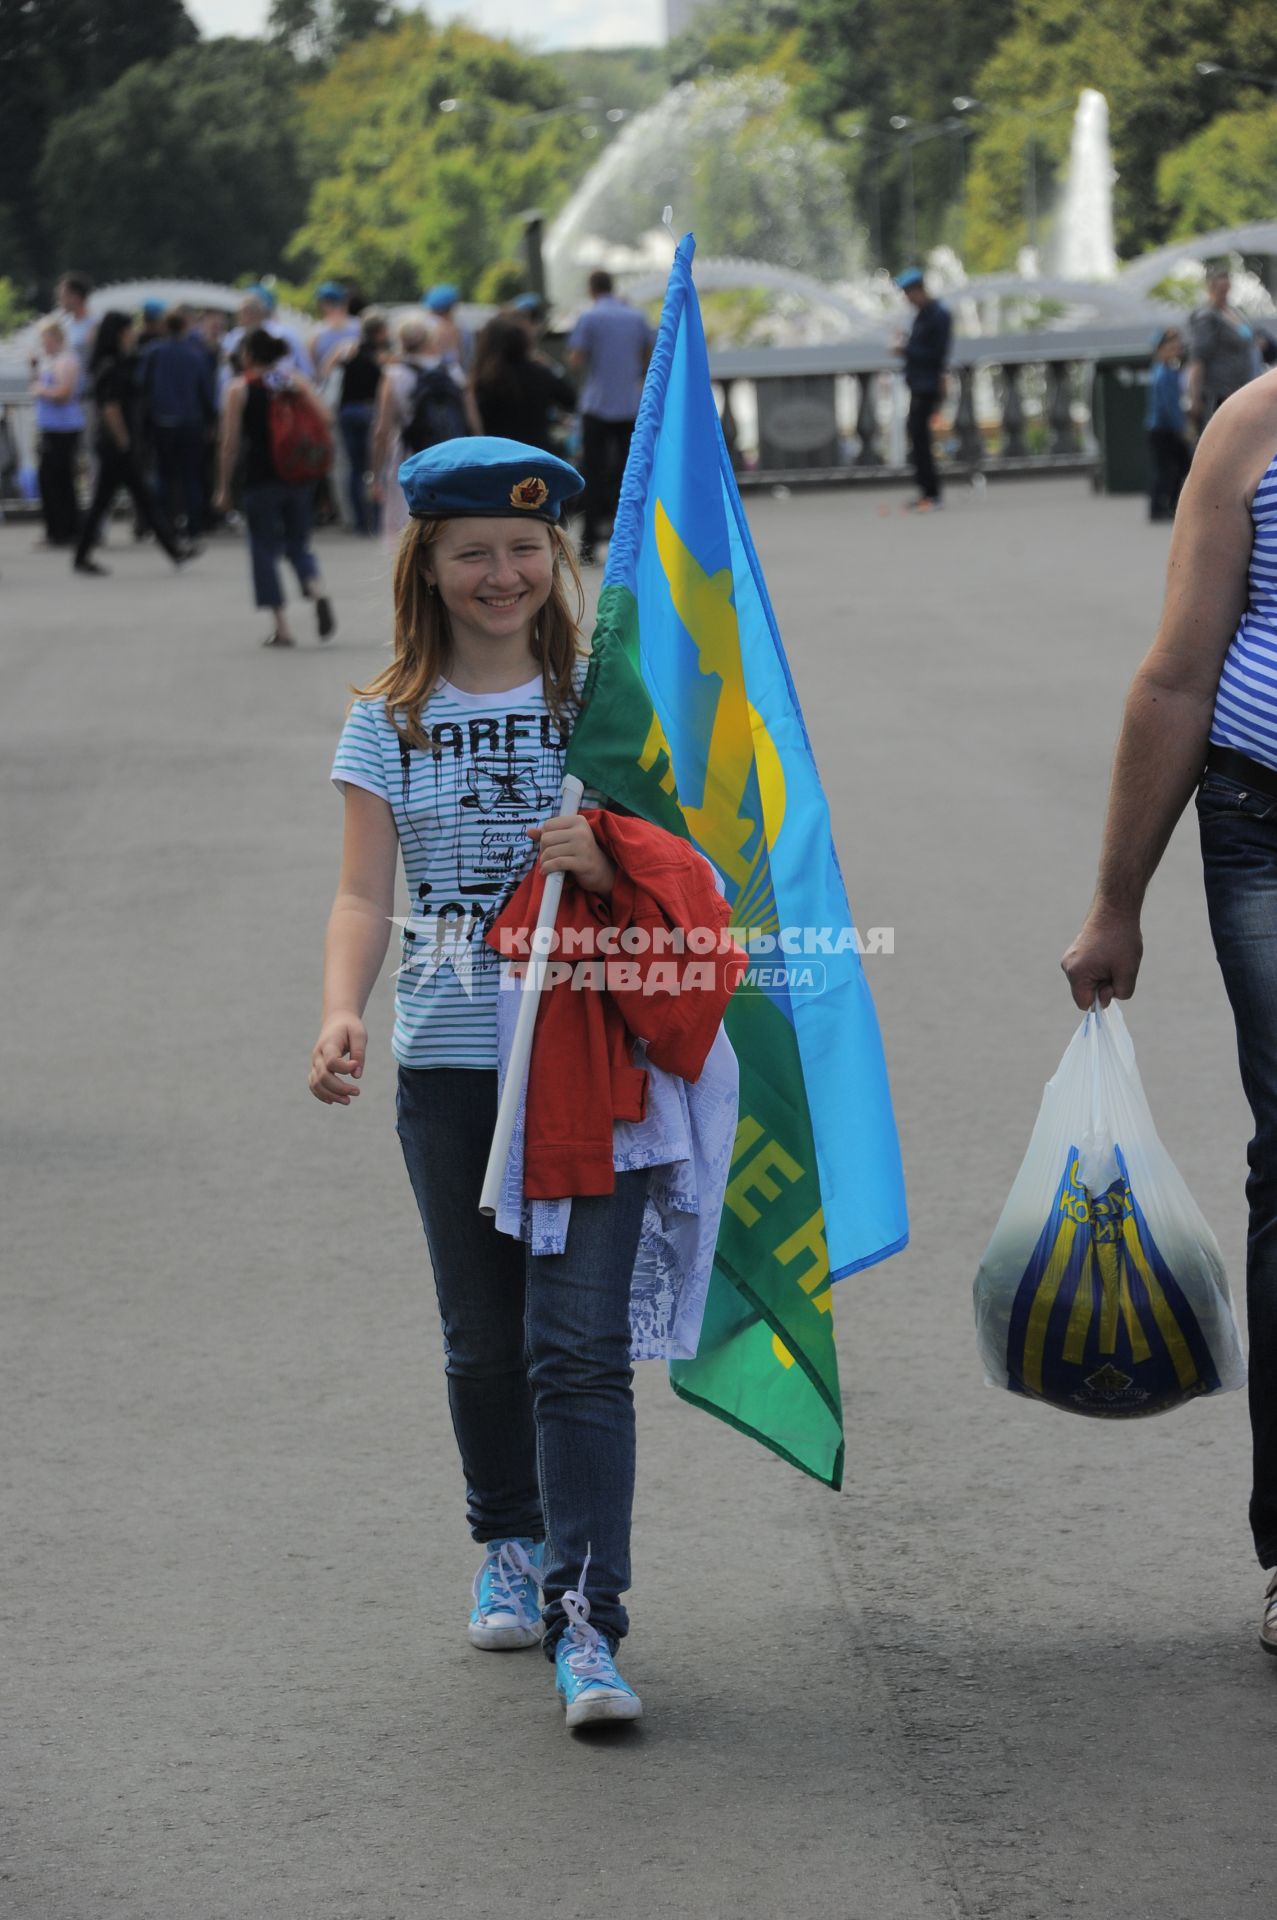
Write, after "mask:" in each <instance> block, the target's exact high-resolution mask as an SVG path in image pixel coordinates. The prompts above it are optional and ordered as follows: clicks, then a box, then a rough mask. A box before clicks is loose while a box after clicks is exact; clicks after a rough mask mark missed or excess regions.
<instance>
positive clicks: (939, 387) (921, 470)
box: [896, 267, 953, 513]
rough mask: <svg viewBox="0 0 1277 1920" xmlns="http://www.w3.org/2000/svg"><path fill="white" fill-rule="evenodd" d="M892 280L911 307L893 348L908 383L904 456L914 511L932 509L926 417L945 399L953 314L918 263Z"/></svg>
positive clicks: (934, 487) (935, 502) (935, 482)
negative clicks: (907, 325) (913, 485)
mask: <svg viewBox="0 0 1277 1920" xmlns="http://www.w3.org/2000/svg"><path fill="white" fill-rule="evenodd" d="M896 285H897V286H898V287H899V289H900V291H901V293H903V295H904V297H905V299H906V300H907V301H908V302H909V305H910V306H911V307H912V308H913V310H914V322H913V326H912V327H911V329H910V331H909V337H908V339H907V340H906V339H903V338H902V339H901V340H900V342H899V344H898V347H897V351H898V352H900V353H902V354H903V355H904V362H905V385H906V386H907V387H908V389H909V457H910V459H911V460H912V462H913V471H914V477H915V479H916V480H917V482H918V498H917V499H916V500H915V501H914V502H913V510H914V511H915V512H917V513H933V512H935V510H936V509H937V508H938V507H939V506H940V504H941V502H940V476H939V474H938V473H937V472H936V461H935V455H934V453H933V452H932V449H931V418H932V415H933V414H934V413H935V412H936V411H937V409H938V408H939V407H940V405H941V403H942V402H943V400H944V369H945V362H946V361H947V360H948V358H949V340H950V336H951V335H952V333H953V319H952V316H951V315H950V312H949V309H948V307H946V306H945V305H944V303H943V302H942V301H940V300H933V299H932V297H931V295H930V294H929V293H928V292H927V283H926V281H925V280H924V279H923V276H922V270H921V268H920V267H907V268H906V269H905V271H904V272H903V273H902V274H898V275H897V277H896Z"/></svg>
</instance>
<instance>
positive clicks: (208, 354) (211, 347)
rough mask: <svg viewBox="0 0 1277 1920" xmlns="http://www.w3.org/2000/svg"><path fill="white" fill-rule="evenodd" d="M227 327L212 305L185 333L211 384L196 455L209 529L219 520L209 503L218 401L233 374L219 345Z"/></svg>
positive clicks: (213, 479) (226, 317) (219, 414)
mask: <svg viewBox="0 0 1277 1920" xmlns="http://www.w3.org/2000/svg"><path fill="white" fill-rule="evenodd" d="M229 331H230V317H229V315H227V314H225V313H223V312H221V311H220V309H218V308H216V307H213V308H210V309H209V310H208V311H207V312H205V313H201V314H200V316H199V318H198V320H197V321H196V323H195V325H194V327H193V328H192V329H191V331H190V333H189V334H188V336H187V337H188V339H190V340H191V341H192V343H193V344H194V345H195V346H197V347H198V348H199V350H200V352H201V353H202V354H203V355H204V359H205V363H206V364H207V366H208V370H209V378H210V380H211V381H212V388H213V417H212V419H211V420H210V421H209V424H208V427H207V428H206V430H205V433H204V448H203V452H202V454H201V458H200V487H201V494H202V497H203V501H204V524H205V526H206V527H207V528H209V529H210V530H211V529H213V528H214V527H218V526H220V525H221V522H222V516H221V514H220V513H218V512H217V510H216V508H215V507H214V505H213V496H214V495H215V494H216V492H217V441H218V429H219V426H220V423H221V417H222V402H223V400H224V399H225V397H226V389H227V388H228V387H229V386H230V383H231V381H232V380H233V379H234V377H235V376H234V374H233V373H232V372H231V369H230V367H229V366H228V365H227V361H226V355H225V353H224V351H223V346H222V343H223V341H224V340H225V338H226V335H227V333H228V332H229Z"/></svg>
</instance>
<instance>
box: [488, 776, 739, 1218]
mask: <svg viewBox="0 0 1277 1920" xmlns="http://www.w3.org/2000/svg"><path fill="white" fill-rule="evenodd" d="M582 817H583V818H584V819H586V820H588V821H589V823H590V826H591V828H592V830H593V833H594V837H595V839H596V840H597V841H598V843H599V845H600V846H601V847H602V848H603V851H604V852H605V853H606V854H607V855H608V858H609V859H610V860H611V861H612V863H613V865H614V866H615V868H616V881H615V884H614V886H613V888H612V896H611V899H610V900H606V899H604V898H603V896H602V895H601V894H596V893H587V892H586V891H585V890H584V888H582V887H578V886H576V885H575V884H573V883H572V880H571V876H570V875H569V876H568V884H567V885H566V886H565V887H564V889H563V898H562V902H561V905H560V908H559V920H558V926H559V935H560V947H559V949H558V951H557V952H556V953H555V955H554V956H553V957H554V958H555V959H559V960H561V961H562V963H563V965H562V968H561V969H560V970H559V971H560V974H561V975H566V972H567V969H568V968H569V967H570V968H571V970H572V973H571V977H559V978H555V977H554V974H553V973H552V975H551V983H550V984H549V985H547V986H546V987H545V989H544V990H543V991H542V994H541V1004H540V1006H539V1007H538V1009H537V1022H536V1028H535V1031H534V1033H533V1038H532V1060H531V1065H530V1066H529V1069H528V1096H527V1113H526V1121H525V1134H524V1160H523V1191H524V1195H525V1197H526V1198H527V1199H529V1200H561V1199H564V1198H567V1197H570V1196H573V1195H578V1194H594V1193H611V1192H612V1190H613V1188H614V1186H615V1181H616V1176H615V1174H614V1172H613V1168H612V1123H613V1121H614V1120H641V1119H642V1118H643V1115H644V1110H645V1102H646V1098H647V1074H646V1072H645V1071H644V1070H643V1069H642V1068H641V1067H636V1066H635V1065H634V1061H633V1054H634V1042H635V1041H636V1040H644V1041H646V1043H647V1057H648V1059H649V1060H650V1061H651V1063H652V1065H653V1066H654V1067H660V1068H661V1069H663V1071H665V1072H667V1073H673V1074H677V1075H678V1077H679V1078H680V1079H682V1080H691V1081H694V1080H696V1079H698V1078H699V1077H700V1072H701V1068H702V1067H703V1066H704V1064H705V1056H706V1054H707V1053H708V1052H709V1050H710V1047H711V1045H712V1044H713V1040H714V1036H715V1034H716V1033H717V1032H718V1029H719V1025H720V1023H721V1021H722V1018H723V1010H724V1008H725V1007H726V1005H727V1002H728V1000H729V999H730V998H731V995H732V993H733V991H734V989H735V988H736V986H737V984H738V983H739V981H740V977H741V974H742V972H743V970H744V968H745V964H746V960H745V955H744V953H743V952H742V951H741V949H740V948H739V947H738V946H736V945H735V944H734V943H733V942H731V941H730V940H728V939H727V938H726V936H725V933H724V929H725V928H726V927H727V926H728V924H729V922H730V919H731V913H730V910H729V908H728V905H727V902H726V901H725V900H724V898H723V896H722V894H721V893H719V891H718V889H717V887H716V886H715V885H714V879H713V874H712V872H711V870H710V868H709V865H708V864H707V862H706V861H705V860H703V859H702V858H701V856H700V854H699V853H697V851H696V849H695V847H693V846H691V845H690V843H689V842H688V841H686V840H679V839H676V838H675V836H674V835H673V834H672V833H667V832H666V831H665V829H664V828H663V827H653V826H649V824H648V823H647V822H646V821H645V820H635V819H631V818H629V817H628V816H625V815H621V814H615V813H601V812H596V811H594V810H591V809H587V810H586V812H585V813H584V814H583V816H582ZM543 885H544V876H543V875H542V873H541V870H540V868H539V867H536V866H534V867H533V869H532V871H531V872H530V873H529V874H528V875H527V876H526V877H525V879H524V880H523V881H522V883H521V885H520V886H519V887H518V889H517V890H516V892H515V893H514V895H513V896H512V898H511V899H510V901H509V903H508V905H507V906H506V908H505V910H504V911H503V912H502V914H501V916H500V918H499V919H498V920H497V921H496V922H495V924H494V925H493V926H492V927H491V928H490V930H489V932H488V934H487V940H488V944H489V946H492V947H495V948H496V950H497V951H498V952H499V953H500V952H510V951H514V952H516V953H518V952H522V951H526V949H525V948H524V947H523V946H522V945H521V944H520V943H521V942H522V940H523V939H524V938H526V937H529V936H530V934H531V931H532V929H533V928H534V927H535V926H536V920H537V913H538V911H539V909H540V905H541V892H542V888H543ZM567 929H571V933H572V936H573V937H574V944H571V945H568V944H566V943H565V942H564V939H563V936H564V933H565V930H567ZM629 929H637V932H633V933H630V934H629V938H628V941H627V944H626V946H625V947H621V946H620V945H619V944H618V943H617V942H618V936H619V935H620V934H622V933H626V932H627V931H628V930H629ZM676 930H677V931H679V932H681V933H683V934H687V933H692V934H693V939H692V941H691V942H687V943H684V950H683V951H678V950H677V949H670V950H667V948H666V944H665V943H664V942H663V941H662V940H661V938H660V936H661V934H669V933H670V932H672V931H676ZM702 930H703V931H702ZM503 935H504V936H505V938H504V941H503ZM600 935H601V936H602V938H601V940H600V939H599V936H600ZM711 936H712V938H711ZM512 943H513V944H512ZM707 945H708V946H709V947H710V948H711V951H709V952H705V951H704V948H705V947H706V946H707ZM698 948H699V949H701V950H700V951H697V949H698ZM720 948H721V949H722V951H719V949H720ZM630 949H634V950H633V951H631V950H630ZM618 964H619V965H623V966H626V967H628V968H629V969H630V970H629V971H628V973H624V974H618V972H617V968H618ZM693 969H695V970H696V971H694V972H693V971H692V970H693ZM600 976H603V977H602V978H601V977H600ZM574 979H575V980H576V981H577V982H578V984H577V985H574V984H573V980H574ZM582 980H585V981H586V982H587V984H585V985H581V984H579V983H580V982H581V981H582ZM600 989H602V990H600Z"/></svg>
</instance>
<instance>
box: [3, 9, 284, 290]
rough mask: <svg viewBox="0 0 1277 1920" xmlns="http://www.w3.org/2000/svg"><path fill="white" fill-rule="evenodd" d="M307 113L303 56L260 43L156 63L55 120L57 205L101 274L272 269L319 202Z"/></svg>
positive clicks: (67, 235)
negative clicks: (307, 164)
mask: <svg viewBox="0 0 1277 1920" xmlns="http://www.w3.org/2000/svg"><path fill="white" fill-rule="evenodd" d="M298 120H299V115H298V109H297V105H296V99H295V93H294V86H293V64H292V62H291V61H290V60H289V58H288V56H287V55H286V54H283V53H280V52H278V51H277V50H276V49H274V48H271V47H266V46H262V45H261V44H259V43H258V42H256V41H251V40H213V41H209V42H207V43H205V44H203V45H200V46H196V47H191V48H188V49H187V50H185V51H184V52H181V53H176V54H174V55H172V57H171V58H170V59H168V60H164V61H144V62H143V63H142V64H140V65H138V66H135V67H132V68H131V69H130V70H129V71H128V72H127V73H126V74H125V75H124V76H123V78H122V79H120V80H117V81H116V83H115V85H114V86H112V87H109V88H108V89H107V91H106V92H105V93H104V94H103V95H102V96H101V98H100V99H98V100H97V101H95V102H94V104H93V105H92V106H89V107H83V108H81V109H80V111H79V112H78V113H73V114H68V115H66V116H65V117H64V118H63V119H61V120H59V122H58V123H57V125H56V126H55V128H54V130H53V132H52V134H51V135H50V138H49V141H48V145H47V148H46V151H45V155H44V159H43V161H42V162H41V165H40V170H39V175H38V186H39V191H40V195H41V204H42V209H43V213H44V217H45V219H46V221H47V222H48V225H49V228H50V230H51V231H54V232H57V233H58V234H59V235H60V236H61V242H62V245H63V246H64V248H65V249H66V251H67V254H68V256H69V257H71V258H73V259H74V260H75V261H76V262H77V264H80V265H82V266H84V267H85V268H87V270H88V271H89V272H90V273H94V274H96V275H99V276H109V277H111V278H113V279H119V278H123V277H127V276H131V275H149V274H179V275H190V276H193V277H198V278H201V279H203V278H211V279H214V280H234V279H236V278H238V277H239V276H241V275H242V274H245V273H254V272H263V271H265V270H266V269H267V268H268V267H270V266H271V265H273V263H274V262H275V260H276V259H277V258H278V256H279V254H280V252H281V250H282V248H283V246H284V244H285V242H286V241H287V239H288V237H289V235H290V233H292V231H293V230H294V228H295V227H296V224H297V222H298V220H299V219H300V218H301V215H302V212H303V210H304V207H305V204H306V189H305V185H304V181H303V176H302V171H301V159H300V140H299V126H298Z"/></svg>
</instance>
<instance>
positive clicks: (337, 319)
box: [310, 280, 359, 392]
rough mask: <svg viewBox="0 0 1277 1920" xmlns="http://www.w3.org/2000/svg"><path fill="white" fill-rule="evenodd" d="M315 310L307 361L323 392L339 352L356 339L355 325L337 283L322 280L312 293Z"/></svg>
mask: <svg viewBox="0 0 1277 1920" xmlns="http://www.w3.org/2000/svg"><path fill="white" fill-rule="evenodd" d="M315 304H316V305H317V306H318V308H319V326H318V327H317V328H316V330H315V332H314V333H313V334H312V335H311V340H310V361H311V365H312V367H313V368H314V370H315V385H316V386H317V387H318V388H319V389H320V391H321V392H323V390H324V387H325V385H326V383H327V382H328V380H329V379H330V378H331V376H332V374H333V372H334V370H335V368H336V366H337V364H338V361H339V360H340V359H341V357H342V350H343V349H344V348H347V347H353V346H354V345H355V344H356V343H357V341H358V339H359V322H358V320H356V319H355V318H354V316H353V314H352V313H351V311H350V296H349V294H348V292H347V290H346V288H345V287H343V286H342V285H341V283H340V282H339V281H337V280H325V281H324V282H323V284H322V285H321V286H319V287H318V288H316V291H315Z"/></svg>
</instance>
